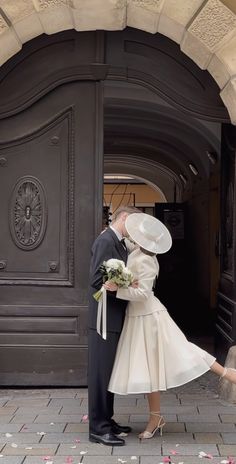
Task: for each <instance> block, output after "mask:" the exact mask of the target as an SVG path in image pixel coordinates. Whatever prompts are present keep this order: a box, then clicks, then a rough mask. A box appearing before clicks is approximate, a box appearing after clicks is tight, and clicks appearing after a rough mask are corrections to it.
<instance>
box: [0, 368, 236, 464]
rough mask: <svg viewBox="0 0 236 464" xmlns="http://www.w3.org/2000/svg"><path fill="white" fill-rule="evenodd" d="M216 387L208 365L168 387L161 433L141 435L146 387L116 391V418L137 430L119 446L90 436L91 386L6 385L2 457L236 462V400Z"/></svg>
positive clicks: (1, 400) (70, 463)
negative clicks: (178, 384)
mask: <svg viewBox="0 0 236 464" xmlns="http://www.w3.org/2000/svg"><path fill="white" fill-rule="evenodd" d="M217 387H218V379H217V378H216V377H215V376H214V374H212V373H207V374H205V375H204V376H203V377H201V378H200V379H197V380H194V381H193V382H191V383H189V384H187V385H185V386H183V387H179V388H176V389H172V390H170V391H168V392H166V393H163V394H162V413H163V414H164V415H165V419H166V422H167V425H166V427H165V428H164V431H163V436H162V437H160V436H155V437H154V438H153V439H151V440H146V441H145V442H140V441H139V440H138V438H137V434H138V432H139V431H142V430H143V429H144V426H145V422H146V420H147V412H146V411H147V408H146V400H145V398H144V395H132V396H130V397H117V398H116V401H115V404H116V407H115V410H116V420H117V421H118V422H120V423H123V424H125V423H130V424H131V426H132V428H133V431H132V433H131V434H130V435H129V436H128V437H126V446H123V447H114V448H111V447H108V446H103V445H97V444H92V443H90V442H89V441H88V421H87V419H86V414H87V405H88V402H87V401H88V400H87V390H86V389H79V388H78V389H75V388H72V389H69V388H68V389H65V388H62V389H59V388H53V389H2V390H0V456H1V457H0V464H23V463H24V464H45V463H46V464H78V463H83V464H115V463H117V464H119V463H121V464H122V463H124V464H125V463H127V464H131V463H132V464H159V463H166V462H169V463H172V464H173V463H175V464H180V463H184V464H195V463H198V464H199V462H200V460H201V464H203V463H204V462H206V461H208V462H209V461H210V462H211V463H213V464H216V463H217V464H219V463H223V464H226V463H227V462H228V463H231V464H232V463H233V462H234V458H233V457H234V456H236V428H235V424H236V405H232V404H228V403H225V402H223V401H221V400H220V399H219V398H218V395H217ZM201 452H202V453H206V455H204V456H203V457H202V458H200V457H199V453H201ZM207 455H208V456H207ZM200 456H201V454H200ZM229 456H231V458H229Z"/></svg>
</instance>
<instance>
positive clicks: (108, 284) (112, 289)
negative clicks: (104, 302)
mask: <svg viewBox="0 0 236 464" xmlns="http://www.w3.org/2000/svg"><path fill="white" fill-rule="evenodd" d="M103 287H104V288H105V289H106V290H108V291H109V292H116V291H117V290H118V285H116V284H114V282H111V281H109V280H108V281H107V282H105V284H103Z"/></svg>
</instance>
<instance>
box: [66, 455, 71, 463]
mask: <svg viewBox="0 0 236 464" xmlns="http://www.w3.org/2000/svg"><path fill="white" fill-rule="evenodd" d="M72 462H73V458H72V457H71V456H68V458H66V464H72Z"/></svg>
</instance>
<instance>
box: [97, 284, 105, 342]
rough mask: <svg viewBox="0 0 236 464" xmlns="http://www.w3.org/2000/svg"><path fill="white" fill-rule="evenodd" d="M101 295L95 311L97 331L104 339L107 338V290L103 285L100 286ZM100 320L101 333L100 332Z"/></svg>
mask: <svg viewBox="0 0 236 464" xmlns="http://www.w3.org/2000/svg"><path fill="white" fill-rule="evenodd" d="M101 291H102V295H101V297H100V298H99V301H98V312H97V333H98V334H99V335H101V337H102V338H103V339H104V340H106V339H107V291H106V289H105V288H104V287H102V288H101ZM101 322H102V333H101Z"/></svg>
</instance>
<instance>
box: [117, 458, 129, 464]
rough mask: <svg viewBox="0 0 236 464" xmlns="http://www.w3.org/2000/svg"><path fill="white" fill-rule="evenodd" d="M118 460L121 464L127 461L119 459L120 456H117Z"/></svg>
mask: <svg viewBox="0 0 236 464" xmlns="http://www.w3.org/2000/svg"><path fill="white" fill-rule="evenodd" d="M118 462H121V463H122V464H124V463H125V462H127V461H124V460H123V459H120V458H119V459H118Z"/></svg>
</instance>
